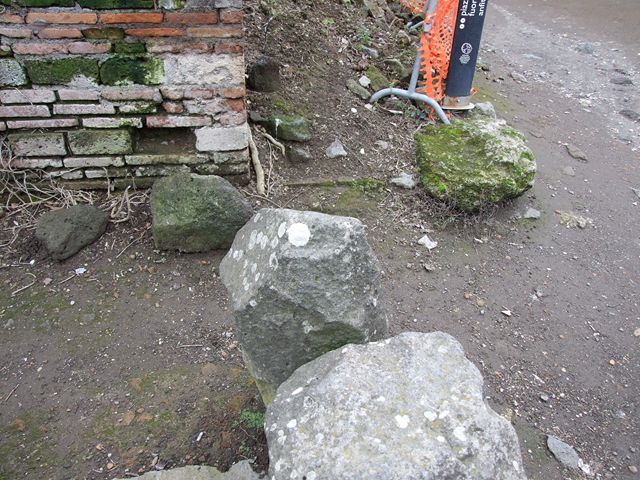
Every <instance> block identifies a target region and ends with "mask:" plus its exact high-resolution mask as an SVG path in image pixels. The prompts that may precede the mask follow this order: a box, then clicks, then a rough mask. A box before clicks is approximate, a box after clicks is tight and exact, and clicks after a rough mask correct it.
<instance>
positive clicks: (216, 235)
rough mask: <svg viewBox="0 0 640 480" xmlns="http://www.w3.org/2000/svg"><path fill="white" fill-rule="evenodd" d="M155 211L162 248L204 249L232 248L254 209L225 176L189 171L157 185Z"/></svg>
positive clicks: (153, 198)
mask: <svg viewBox="0 0 640 480" xmlns="http://www.w3.org/2000/svg"><path fill="white" fill-rule="evenodd" d="M151 213H152V215H153V224H152V231H153V238H154V240H155V242H156V245H157V246H158V248H160V249H163V250H180V251H182V252H204V251H207V250H213V249H218V248H227V247H229V246H230V245H231V242H233V238H234V236H235V235H236V232H237V231H238V230H239V229H240V228H241V227H242V226H243V225H244V224H245V223H246V222H247V221H248V220H249V218H251V213H252V211H251V206H250V205H249V203H248V202H247V201H246V200H245V199H244V197H242V195H241V194H240V193H239V192H238V190H236V189H235V188H234V187H233V185H231V184H230V183H229V182H228V181H227V180H225V179H224V178H221V177H216V176H213V175H212V176H202V175H196V174H189V173H185V174H179V175H172V176H169V177H166V178H162V179H160V180H158V181H157V182H156V183H155V184H154V185H153V189H152V191H151Z"/></svg>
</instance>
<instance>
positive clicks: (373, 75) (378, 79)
mask: <svg viewBox="0 0 640 480" xmlns="http://www.w3.org/2000/svg"><path fill="white" fill-rule="evenodd" d="M366 74H367V78H368V79H369V80H370V81H371V88H372V89H373V91H374V92H377V91H378V90H382V89H383V88H389V87H391V86H392V85H393V82H392V81H391V80H389V79H388V78H387V77H386V76H385V75H384V73H382V72H381V71H380V69H379V68H377V67H375V66H373V65H371V66H370V67H369V68H367V71H366Z"/></svg>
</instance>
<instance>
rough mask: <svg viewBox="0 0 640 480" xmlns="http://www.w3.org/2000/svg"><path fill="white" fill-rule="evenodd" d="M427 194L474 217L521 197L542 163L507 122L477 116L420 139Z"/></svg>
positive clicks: (436, 127)
mask: <svg viewBox="0 0 640 480" xmlns="http://www.w3.org/2000/svg"><path fill="white" fill-rule="evenodd" d="M415 140H416V159H417V161H418V166H419V167H420V175H421V180H422V186H423V187H424V189H425V191H426V192H427V193H428V194H429V195H431V196H432V197H435V198H437V199H439V200H443V201H445V202H447V203H449V204H451V205H453V206H454V207H456V208H458V209H460V210H463V211H467V212H473V211H477V210H480V209H481V208H483V207H485V206H487V205H492V204H496V203H499V202H502V201H504V200H507V199H510V198H515V197H518V196H520V195H522V194H523V193H524V192H525V191H527V190H528V189H529V188H531V187H532V186H533V180H534V176H535V173H536V162H535V159H534V156H533V153H532V152H531V150H530V149H529V148H528V147H527V145H526V143H525V137H524V135H523V134H522V133H520V132H519V131H517V130H515V129H513V128H511V127H510V126H508V125H507V124H506V123H505V121H504V120H498V119H495V118H491V116H483V115H475V116H473V117H472V118H471V119H469V120H466V121H455V122H453V123H452V124H451V125H434V126H428V127H426V128H425V129H423V130H422V131H420V132H419V133H417V134H416V137H415Z"/></svg>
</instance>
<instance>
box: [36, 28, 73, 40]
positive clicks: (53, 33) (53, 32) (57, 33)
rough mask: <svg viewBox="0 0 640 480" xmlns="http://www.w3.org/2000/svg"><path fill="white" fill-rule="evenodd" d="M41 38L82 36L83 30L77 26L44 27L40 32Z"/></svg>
mask: <svg viewBox="0 0 640 480" xmlns="http://www.w3.org/2000/svg"><path fill="white" fill-rule="evenodd" d="M38 37H40V38H48V39H51V38H54V39H55V38H82V32H81V31H80V30H78V29H77V28H44V29H42V30H40V31H39V32H38Z"/></svg>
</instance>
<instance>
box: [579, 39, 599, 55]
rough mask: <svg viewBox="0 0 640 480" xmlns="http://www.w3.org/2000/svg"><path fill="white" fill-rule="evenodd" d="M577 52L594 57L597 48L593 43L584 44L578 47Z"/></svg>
mask: <svg viewBox="0 0 640 480" xmlns="http://www.w3.org/2000/svg"><path fill="white" fill-rule="evenodd" d="M576 51H578V52H580V53H586V54H587V55H593V54H594V53H596V47H595V46H594V45H593V44H592V43H589V42H584V43H579V44H578V45H576Z"/></svg>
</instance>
